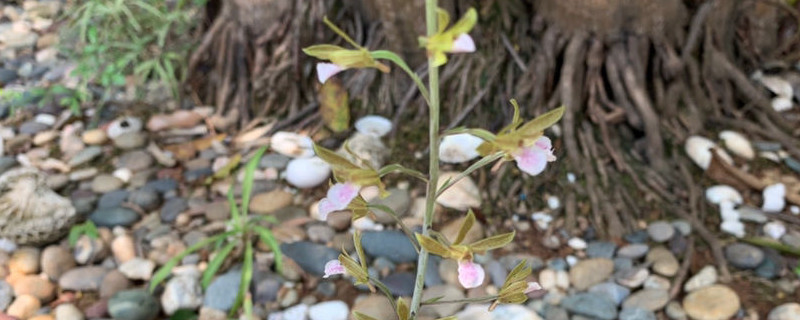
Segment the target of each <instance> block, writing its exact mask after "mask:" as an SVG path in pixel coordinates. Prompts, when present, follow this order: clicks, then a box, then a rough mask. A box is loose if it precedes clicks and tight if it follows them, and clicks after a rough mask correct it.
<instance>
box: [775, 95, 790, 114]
mask: <svg viewBox="0 0 800 320" xmlns="http://www.w3.org/2000/svg"><path fill="white" fill-rule="evenodd" d="M772 109H774V110H775V111H777V112H784V111H787V110H790V109H792V99H791V98H786V97H775V98H774V99H772Z"/></svg>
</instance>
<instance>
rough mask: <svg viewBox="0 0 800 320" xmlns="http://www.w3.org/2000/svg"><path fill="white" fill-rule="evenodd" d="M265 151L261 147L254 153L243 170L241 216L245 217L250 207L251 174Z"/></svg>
mask: <svg viewBox="0 0 800 320" xmlns="http://www.w3.org/2000/svg"><path fill="white" fill-rule="evenodd" d="M265 151H267V146H263V147H261V148H259V149H258V151H256V154H255V155H253V158H251V159H250V161H248V162H247V167H245V170H244V182H242V215H243V216H245V217H246V216H247V210H248V208H249V206H250V196H251V194H250V193H251V192H253V173H254V172H255V171H256V168H258V162H259V161H260V160H261V156H263V155H264V152H265Z"/></svg>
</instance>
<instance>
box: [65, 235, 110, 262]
mask: <svg viewBox="0 0 800 320" xmlns="http://www.w3.org/2000/svg"><path fill="white" fill-rule="evenodd" d="M107 255H108V248H107V247H106V244H105V242H103V240H102V239H99V238H95V239H92V238H89V236H87V235H82V236H80V238H78V242H76V243H75V248H73V250H72V257H73V258H75V262H77V263H78V264H80V265H84V264H91V263H94V262H98V261H102V260H103V259H104V258H105V257H106V256H107Z"/></svg>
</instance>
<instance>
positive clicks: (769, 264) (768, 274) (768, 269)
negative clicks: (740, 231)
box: [755, 248, 785, 279]
mask: <svg viewBox="0 0 800 320" xmlns="http://www.w3.org/2000/svg"><path fill="white" fill-rule="evenodd" d="M784 264H785V263H784V259H783V257H781V255H780V254H779V253H778V252H777V251H775V250H774V249H768V248H766V249H764V261H762V262H761V264H759V265H758V267H756V270H755V274H756V275H757V276H759V277H761V278H764V279H772V278H775V277H777V276H778V274H779V273H780V272H781V270H783V267H784Z"/></svg>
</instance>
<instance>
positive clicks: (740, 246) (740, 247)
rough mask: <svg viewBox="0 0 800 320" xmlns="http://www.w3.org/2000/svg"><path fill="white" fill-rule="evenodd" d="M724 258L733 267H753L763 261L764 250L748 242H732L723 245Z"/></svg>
mask: <svg viewBox="0 0 800 320" xmlns="http://www.w3.org/2000/svg"><path fill="white" fill-rule="evenodd" d="M725 258H726V259H728V262H729V263H730V264H731V265H733V266H734V267H737V268H740V269H753V268H755V267H758V265H759V264H761V262H762V261H764V252H763V251H761V249H759V248H758V247H755V246H752V245H749V244H745V243H734V244H730V245H728V246H726V247H725Z"/></svg>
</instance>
